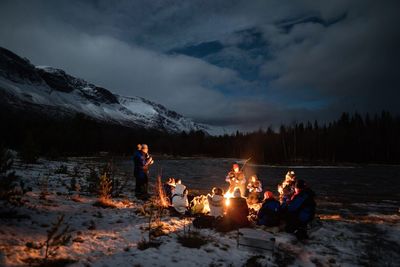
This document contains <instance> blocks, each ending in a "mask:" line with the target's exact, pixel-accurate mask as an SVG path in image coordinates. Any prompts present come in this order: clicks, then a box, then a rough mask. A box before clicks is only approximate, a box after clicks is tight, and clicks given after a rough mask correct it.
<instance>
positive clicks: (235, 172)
mask: <svg viewBox="0 0 400 267" xmlns="http://www.w3.org/2000/svg"><path fill="white" fill-rule="evenodd" d="M225 181H226V182H228V183H229V189H228V192H229V193H231V194H232V193H233V192H234V190H235V188H236V187H238V188H239V189H240V192H241V194H242V196H244V194H245V192H246V178H245V177H244V174H243V172H242V171H241V170H240V168H239V164H237V163H234V164H233V165H232V170H231V171H230V172H229V173H228V175H227V176H226V178H225Z"/></svg>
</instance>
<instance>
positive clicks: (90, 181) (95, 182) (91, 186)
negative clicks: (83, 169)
mask: <svg viewBox="0 0 400 267" xmlns="http://www.w3.org/2000/svg"><path fill="white" fill-rule="evenodd" d="M88 168H89V175H88V176H87V177H86V191H87V192H89V193H97V192H98V189H99V183H100V177H99V174H98V172H97V171H96V169H95V168H92V167H88Z"/></svg>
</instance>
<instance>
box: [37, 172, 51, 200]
mask: <svg viewBox="0 0 400 267" xmlns="http://www.w3.org/2000/svg"><path fill="white" fill-rule="evenodd" d="M39 186H40V196H39V198H40V199H43V200H45V199H46V197H47V196H48V195H49V177H48V176H44V177H42V178H41V179H40V180H39Z"/></svg>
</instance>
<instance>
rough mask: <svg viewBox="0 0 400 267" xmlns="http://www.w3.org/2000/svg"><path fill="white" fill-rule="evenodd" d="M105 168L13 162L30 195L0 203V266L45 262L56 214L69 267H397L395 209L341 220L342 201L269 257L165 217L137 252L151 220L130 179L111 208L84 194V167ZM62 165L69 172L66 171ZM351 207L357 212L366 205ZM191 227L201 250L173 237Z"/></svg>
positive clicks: (280, 239)
mask: <svg viewBox="0 0 400 267" xmlns="http://www.w3.org/2000/svg"><path fill="white" fill-rule="evenodd" d="M105 163H106V161H105V160H99V159H97V158H69V159H66V160H60V161H50V160H44V159H40V160H39V162H38V164H30V165H26V164H23V163H21V162H19V161H18V160H17V161H16V162H15V164H14V169H15V170H16V173H17V175H19V176H20V177H21V179H22V180H23V181H24V183H25V187H31V188H32V191H30V192H28V193H26V194H25V195H24V197H23V202H24V204H23V205H22V206H21V207H11V206H9V205H5V203H1V207H2V208H0V212H1V218H0V226H1V227H0V251H1V252H0V266H24V265H27V263H26V261H27V259H29V258H31V259H32V258H40V257H42V256H43V253H44V251H43V250H44V249H43V248H41V249H37V248H36V247H38V245H39V244H40V243H41V242H44V241H45V240H46V236H47V230H49V229H50V228H51V224H52V223H53V222H54V221H55V220H56V219H57V217H58V216H59V215H61V214H64V215H65V222H66V223H67V224H69V225H70V226H71V229H72V239H71V241H70V242H69V244H68V245H67V246H61V247H60V248H59V250H58V251H57V254H56V255H55V258H68V259H72V260H74V261H75V263H73V264H72V266H398V264H399V262H400V250H399V248H400V214H399V210H398V209H397V211H396V213H393V214H386V213H385V214H384V213H379V212H376V211H374V212H373V213H370V214H367V215H362V216H361V215H360V216H356V215H354V216H343V214H342V213H340V212H339V209H341V208H343V207H342V206H343V204H340V203H321V204H322V205H324V206H325V209H324V212H323V213H321V214H320V220H317V222H316V223H314V225H313V227H312V229H311V230H310V239H309V240H307V241H304V242H299V241H297V240H296V239H295V238H294V237H293V236H292V235H290V234H287V233H284V232H278V233H274V236H275V238H276V243H275V250H274V253H272V254H271V253H268V252H262V251H259V250H252V249H249V248H245V247H243V246H239V247H238V246H237V232H236V231H233V232H230V233H227V234H222V233H217V232H215V231H214V230H208V229H202V230H198V229H194V228H193V226H191V219H182V218H178V217H170V216H168V215H165V216H163V218H162V222H163V227H162V230H163V233H164V234H163V235H161V236H160V237H157V238H155V240H156V241H157V242H160V246H159V247H153V248H148V249H145V250H140V249H139V248H138V246H139V247H140V244H141V241H142V240H143V239H145V240H146V239H147V238H148V231H147V230H146V227H147V225H148V217H147V216H145V215H143V213H142V212H141V210H142V209H143V205H144V204H145V203H144V202H143V201H141V200H138V199H136V198H135V197H134V194H133V188H134V185H133V179H132V177H131V173H129V172H118V173H117V174H116V176H119V177H120V178H121V180H126V179H128V183H127V184H126V186H124V190H123V192H122V195H123V196H121V197H119V198H114V199H113V202H114V204H115V205H116V208H101V207H97V206H93V204H94V203H95V202H96V200H97V198H96V197H95V196H94V195H90V194H88V193H85V192H84V191H85V177H87V176H88V174H89V167H90V168H93V167H95V168H101V167H102V166H103V165H104V164H105ZM61 166H66V168H67V172H65V168H64V167H61ZM74 168H75V170H76V171H77V172H78V178H77V180H78V182H79V184H80V185H81V192H80V193H79V197H78V196H77V192H74V191H70V190H69V186H70V182H71V178H72V176H73V173H74V172H75V171H74ZM46 181H48V183H47V186H46ZM43 191H48V195H47V196H46V197H45V198H43V197H41V195H43V194H41V193H42V192H43ZM394 203H397V202H394ZM353 205H356V206H357V205H360V207H361V208H362V205H363V203H354V204H353ZM376 205H378V206H379V205H381V206H379V207H375V208H376V209H374V210H379V208H380V207H382V208H384V207H385V206H388V205H396V204H393V203H390V202H383V203H377V204H376ZM7 211H8V213H6V212H7ZM9 211H11V212H9ZM189 227H190V229H191V232H192V233H193V232H195V233H197V234H198V235H200V236H201V237H202V238H203V239H204V240H206V244H204V245H203V246H201V247H200V248H188V247H185V246H182V245H181V244H180V243H179V242H178V236H182V235H183V232H184V231H186V232H187V231H188V228H189ZM255 263H259V264H260V265H254V264H255ZM246 264H247V265H246ZM252 264H253V265H252Z"/></svg>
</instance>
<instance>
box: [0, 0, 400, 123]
mask: <svg viewBox="0 0 400 267" xmlns="http://www.w3.org/2000/svg"><path fill="white" fill-rule="evenodd" d="M399 14H400V1H396V0H394V1H390V0H388V1H386V0H383V1H376V0H374V1H367V0H360V1H357V0H352V1H332V0H330V1H314V0H309V1H281V0H280V1H254V0H251V1H249V0H244V1H217V0H211V1H194V0H190V1H188V0H184V1H166V0H160V1H151V0H143V1H53V0H49V1H15V0H11V1H5V0H0V46H2V47H5V48H7V49H10V50H12V51H14V52H15V53H17V54H19V55H21V56H23V57H26V58H29V59H30V60H31V61H32V63H33V64H35V65H47V66H54V67H58V68H62V69H64V70H65V71H67V72H68V73H70V74H72V75H74V76H78V77H81V78H84V79H86V80H88V81H90V82H93V83H95V84H97V85H100V86H103V87H106V88H108V89H109V90H111V91H113V92H115V93H118V94H121V95H126V96H135V95H136V96H142V97H145V98H148V99H150V100H153V101H156V102H159V103H161V104H163V105H165V106H166V107H168V108H170V109H172V110H175V111H177V112H179V113H181V114H183V115H185V116H188V117H191V118H193V119H194V120H195V121H198V122H203V123H209V124H213V125H219V126H224V127H232V128H239V129H256V128H259V127H264V128H265V127H267V126H269V125H275V126H279V124H280V123H288V124H290V123H292V122H295V121H306V120H311V121H313V120H315V119H318V120H321V121H329V120H332V119H335V118H337V117H338V116H339V115H340V113H341V112H343V111H347V112H354V111H358V112H362V113H365V112H370V113H374V112H380V111H381V110H382V109H385V110H388V111H391V112H393V113H395V114H399V113H400V104H399V100H400V91H399V88H400V87H399V85H400V82H399V77H400V75H399V74H400V73H399V72H400V66H399V64H400V28H399V25H400V16H399Z"/></svg>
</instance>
